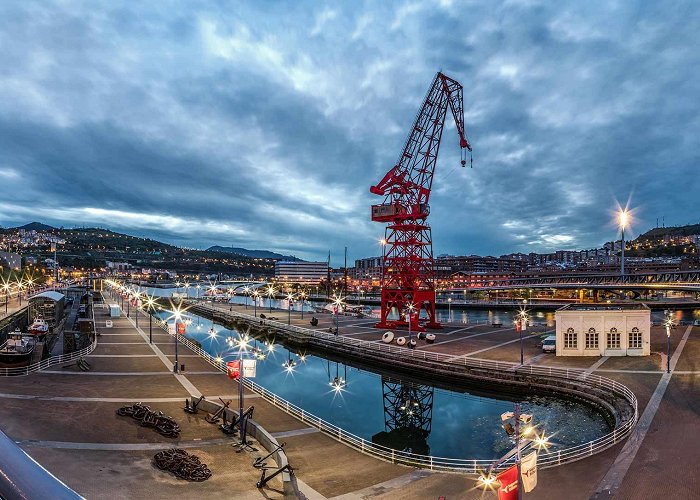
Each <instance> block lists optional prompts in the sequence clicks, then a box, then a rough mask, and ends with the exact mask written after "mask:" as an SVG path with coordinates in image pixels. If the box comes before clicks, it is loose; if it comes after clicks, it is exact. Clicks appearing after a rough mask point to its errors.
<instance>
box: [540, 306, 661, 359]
mask: <svg viewBox="0 0 700 500" xmlns="http://www.w3.org/2000/svg"><path fill="white" fill-rule="evenodd" d="M554 319H555V321H556V325H557V326H556V337H557V340H556V353H557V356H648V355H649V334H650V329H651V310H650V309H649V308H648V307H647V306H646V305H645V304H568V305H566V306H564V307H562V308H561V309H559V310H557V311H556V312H555V313H554Z"/></svg>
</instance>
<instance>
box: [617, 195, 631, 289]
mask: <svg viewBox="0 0 700 500" xmlns="http://www.w3.org/2000/svg"><path fill="white" fill-rule="evenodd" d="M630 218H631V217H630V212H629V210H627V209H626V208H624V209H620V211H619V212H618V213H617V225H618V226H620V233H621V236H622V253H621V254H620V275H621V276H624V275H625V227H627V225H628V224H629V222H630Z"/></svg>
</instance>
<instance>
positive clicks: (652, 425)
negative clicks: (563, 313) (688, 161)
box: [207, 303, 700, 499]
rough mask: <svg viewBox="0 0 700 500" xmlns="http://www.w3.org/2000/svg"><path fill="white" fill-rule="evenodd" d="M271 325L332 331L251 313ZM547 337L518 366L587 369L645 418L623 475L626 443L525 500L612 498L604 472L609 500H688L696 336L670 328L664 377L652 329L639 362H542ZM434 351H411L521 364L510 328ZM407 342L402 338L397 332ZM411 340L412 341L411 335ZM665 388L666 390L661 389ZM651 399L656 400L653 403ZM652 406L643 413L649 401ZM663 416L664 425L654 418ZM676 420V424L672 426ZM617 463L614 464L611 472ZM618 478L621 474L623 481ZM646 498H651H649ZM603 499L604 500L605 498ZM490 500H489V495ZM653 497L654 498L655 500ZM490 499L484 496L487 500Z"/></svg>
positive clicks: (698, 412) (693, 459) (344, 330)
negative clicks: (613, 384) (630, 399)
mask: <svg viewBox="0 0 700 500" xmlns="http://www.w3.org/2000/svg"><path fill="white" fill-rule="evenodd" d="M207 305H208V306H210V307H215V308H217V309H219V310H221V311H222V312H225V311H231V310H233V311H238V312H243V313H247V314H253V308H252V306H250V305H249V306H248V307H247V308H246V307H245V306H237V305H231V304H216V303H215V304H207ZM261 312H262V313H263V314H265V315H266V316H267V317H270V316H272V317H274V318H276V319H277V320H278V321H282V322H287V321H290V323H291V324H295V325H298V326H304V327H307V328H314V327H312V326H311V325H310V324H309V320H310V319H311V317H312V316H315V317H316V318H317V319H318V320H319V324H318V326H317V327H315V328H316V329H318V330H321V331H326V332H328V331H329V328H330V329H331V330H333V331H334V328H335V322H334V318H333V316H332V315H331V314H325V313H323V314H318V313H315V314H314V313H312V314H309V313H304V319H303V320H302V318H301V314H300V313H298V312H292V313H291V314H289V312H288V311H285V310H275V309H273V311H272V313H270V312H269V309H267V308H262V307H258V310H257V313H258V315H259V314H260V313H261ZM374 322H375V320H373V319H371V318H355V317H351V316H347V317H345V316H340V317H339V321H338V326H339V334H340V335H347V336H351V337H353V338H359V339H364V340H369V341H377V342H379V341H380V338H381V335H382V333H383V331H382V330H377V329H375V328H373V324H374ZM551 333H552V328H546V327H537V328H534V329H533V328H530V329H529V330H528V331H527V332H526V333H525V334H524V335H523V339H524V340H523V346H524V349H523V351H524V358H525V364H533V365H537V366H557V367H570V368H577V369H586V370H589V371H590V372H591V373H597V374H600V375H603V376H605V377H608V378H611V379H614V380H616V381H619V382H621V383H623V384H625V385H626V386H627V387H629V388H630V389H631V390H633V392H634V393H635V395H636V396H637V398H638V402H639V414H640V417H641V416H642V415H643V414H644V413H645V411H646V410H648V411H647V413H646V418H647V419H648V420H649V422H648V426H647V428H646V429H644V432H643V434H641V435H640V434H639V433H637V434H633V436H632V437H631V438H630V440H631V439H635V440H638V441H639V442H638V446H635V448H636V449H635V450H634V453H633V454H632V455H630V454H629V450H625V452H626V453H625V457H626V461H628V462H629V463H628V464H627V468H626V470H624V471H622V470H621V469H620V466H619V462H620V460H618V457H619V456H620V455H621V453H622V451H623V449H624V447H625V445H626V443H627V441H625V442H623V443H620V444H618V445H616V446H614V447H612V448H610V449H608V450H606V451H604V452H603V453H600V454H598V455H595V456H593V457H590V458H587V459H584V460H581V461H579V462H576V463H573V464H568V465H564V466H561V467H556V468H553V469H546V470H541V471H540V472H539V481H540V483H539V485H538V487H537V489H536V490H535V491H533V492H532V493H528V494H527V495H526V497H527V498H533V499H537V498H542V499H550V498H551V499H557V498H567V499H579V498H580V499H588V498H611V497H612V496H610V495H609V494H608V496H607V497H606V496H605V495H604V494H601V490H604V489H605V488H604V487H603V486H602V485H603V483H604V478H606V477H608V475H609V473H610V471H613V475H614V476H615V482H616V484H614V485H608V486H612V487H613V489H614V493H615V495H614V497H615V498H625V499H627V498H629V499H634V498H661V497H664V496H666V497H668V498H690V497H692V496H693V495H694V492H696V491H698V489H699V488H700V478H699V477H697V475H696V474H694V473H693V472H691V471H692V470H694V469H693V468H694V467H695V464H697V463H700V438H695V437H694V433H693V434H691V433H690V432H689V431H690V429H691V428H693V427H695V428H698V427H697V426H699V425H700V406H698V404H697V400H698V399H697V397H698V395H699V394H700V328H698V327H695V328H693V327H677V328H675V329H674V330H673V331H672V335H671V352H672V355H673V358H674V359H673V360H672V369H673V373H672V374H671V375H669V376H664V372H665V368H666V335H665V330H664V329H663V328H661V327H653V328H652V334H651V351H652V355H651V356H648V357H645V358H632V357H624V358H613V357H610V358H600V357H586V358H583V357H571V358H557V357H555V356H554V355H543V353H542V351H541V348H540V347H539V342H540V338H541V337H542V336H546V335H548V334H551ZM436 334H437V339H436V341H435V343H434V344H432V345H430V344H426V343H425V342H419V346H418V349H426V350H430V351H434V352H442V353H446V354H452V355H453V356H454V357H455V358H461V357H475V358H484V359H492V360H499V361H509V362H514V363H517V362H519V361H520V343H519V338H518V335H517V333H516V332H515V329H514V328H511V327H510V326H509V325H503V326H500V327H494V326H493V325H488V324H481V325H467V324H462V325H460V324H452V325H446V328H444V329H443V330H441V331H439V332H436ZM401 335H407V332H405V331H403V332H401ZM414 335H415V333H414ZM665 386H667V387H665ZM654 396H656V397H654ZM652 398H653V399H654V401H653V402H652V405H650V406H649V408H647V405H648V403H649V402H650V400H652ZM660 415H664V417H660ZM670 415H675V416H676V418H671V417H670ZM616 461H617V462H618V463H617V464H616ZM678 470H685V471H686V472H687V475H684V476H683V480H682V481H679V480H678V475H677V474H676V471H678ZM623 472H624V473H623ZM473 486H474V481H473V480H472V479H471V478H466V477H462V476H455V475H447V474H437V473H436V474H433V473H429V472H426V471H422V472H421V473H420V474H415V473H414V474H412V475H411V474H408V475H404V476H402V477H401V478H399V479H396V480H392V481H389V482H388V483H383V484H380V485H375V486H373V487H371V488H369V489H365V490H361V491H357V492H354V493H352V494H348V495H344V496H342V497H340V498H344V499H351V498H352V499H359V498H387V499H389V498H392V499H393V498H395V499H399V498H403V499H405V498H437V497H438V496H440V495H445V496H447V498H484V497H482V496H481V492H480V491H476V490H473ZM650 492H653V494H652V495H650V494H649V493H650ZM602 493H605V494H607V493H608V492H606V491H604V492H602ZM490 495H491V496H492V497H494V498H495V494H493V493H491V494H490ZM654 495H656V496H654ZM488 496H489V495H488V494H487V495H486V497H488Z"/></svg>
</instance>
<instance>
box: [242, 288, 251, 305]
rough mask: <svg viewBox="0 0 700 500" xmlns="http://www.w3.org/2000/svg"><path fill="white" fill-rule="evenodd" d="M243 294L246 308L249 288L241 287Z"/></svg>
mask: <svg viewBox="0 0 700 500" xmlns="http://www.w3.org/2000/svg"><path fill="white" fill-rule="evenodd" d="M243 295H245V308H246V309H248V295H250V288H249V287H247V286H244V287H243Z"/></svg>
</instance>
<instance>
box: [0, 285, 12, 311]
mask: <svg viewBox="0 0 700 500" xmlns="http://www.w3.org/2000/svg"><path fill="white" fill-rule="evenodd" d="M2 288H3V289H4V290H5V315H7V304H8V303H9V302H10V284H9V283H8V282H4V283H3V284H2Z"/></svg>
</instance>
